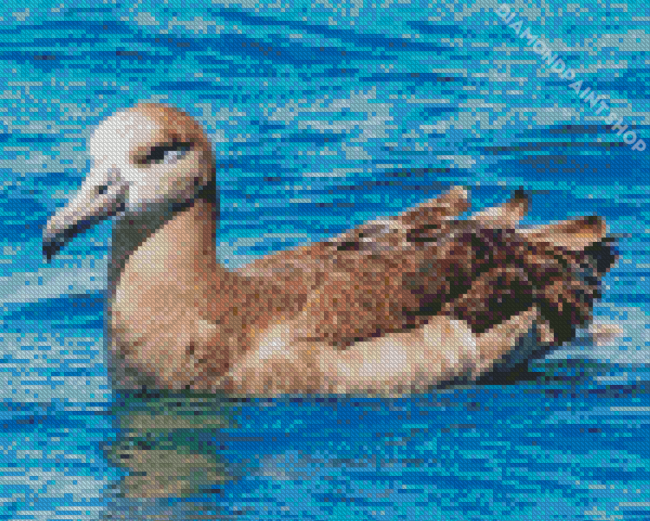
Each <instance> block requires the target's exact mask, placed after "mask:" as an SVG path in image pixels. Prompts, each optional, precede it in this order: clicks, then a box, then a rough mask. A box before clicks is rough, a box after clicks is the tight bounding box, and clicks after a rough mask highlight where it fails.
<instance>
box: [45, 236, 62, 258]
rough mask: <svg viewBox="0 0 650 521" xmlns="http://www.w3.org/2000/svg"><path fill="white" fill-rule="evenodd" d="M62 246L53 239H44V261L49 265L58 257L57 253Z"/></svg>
mask: <svg viewBox="0 0 650 521" xmlns="http://www.w3.org/2000/svg"><path fill="white" fill-rule="evenodd" d="M60 248H61V245H60V243H59V242H57V241H56V240H53V239H48V238H47V237H44V238H43V260H44V261H45V262H46V263H47V264H49V263H50V261H51V260H52V257H54V255H56V252H57V251H59V249H60Z"/></svg>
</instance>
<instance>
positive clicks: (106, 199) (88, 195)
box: [43, 172, 126, 262]
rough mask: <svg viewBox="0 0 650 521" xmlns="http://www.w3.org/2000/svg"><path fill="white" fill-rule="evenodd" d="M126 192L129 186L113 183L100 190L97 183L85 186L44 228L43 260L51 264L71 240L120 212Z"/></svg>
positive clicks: (85, 184)
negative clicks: (53, 258)
mask: <svg viewBox="0 0 650 521" xmlns="http://www.w3.org/2000/svg"><path fill="white" fill-rule="evenodd" d="M91 174H92V172H91ZM89 178H92V175H90V176H89ZM125 193H126V186H125V185H124V184H121V183H113V184H111V185H109V186H107V187H106V188H105V190H100V189H98V186H97V185H96V184H93V183H89V182H86V183H84V184H83V185H82V186H81V188H80V189H79V191H78V192H77V194H76V195H75V196H74V197H73V198H72V199H71V200H70V201H68V204H66V206H64V207H63V208H61V209H59V210H58V211H57V212H56V213H55V214H54V215H52V216H51V217H50V219H49V220H48V222H47V224H46V225H45V229H44V230H43V257H45V259H46V261H47V262H50V260H51V259H52V257H53V256H54V255H56V253H57V252H58V251H59V250H60V249H61V248H62V247H63V246H64V245H65V244H66V243H67V242H68V241H69V240H70V239H72V238H73V237H75V236H76V235H78V234H80V233H82V232H84V231H85V230H87V229H88V228H91V227H92V226H94V225H95V224H97V223H99V222H101V221H103V220H104V219H107V218H109V217H112V216H114V215H115V214H116V213H118V212H119V211H121V210H122V209H123V207H124V201H125Z"/></svg>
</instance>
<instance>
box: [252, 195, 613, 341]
mask: <svg viewBox="0 0 650 521" xmlns="http://www.w3.org/2000/svg"><path fill="white" fill-rule="evenodd" d="M468 207H469V203H468V201H467V192H466V191H465V190H464V189H453V190H451V191H449V192H447V193H445V194H443V195H441V196H440V197H438V198H437V199H433V200H430V201H427V202H425V203H423V204H421V205H419V206H417V207H415V208H412V209H409V210H407V211H405V212H403V213H402V214H400V215H397V216H392V217H387V218H383V219H377V220H374V221H369V222H366V223H364V224H362V225H361V226H359V227H356V228H354V229H352V230H349V231H347V232H345V233H343V234H341V235H338V236H336V237H334V238H332V239H330V240H328V241H325V242H319V243H314V244H310V245H308V246H304V247H301V248H297V249H295V250H290V251H285V252H281V253H279V254H276V255H271V256H269V257H266V258H264V259H261V260H260V261H258V262H257V263H254V264H252V265H250V266H249V267H248V270H249V273H252V271H251V270H257V273H258V274H265V275H263V276H266V277H270V278H272V279H273V280H275V281H276V282H278V283H280V285H282V286H283V287H284V289H283V290H282V291H283V292H292V293H293V295H294V297H293V298H294V301H295V295H296V294H297V293H301V294H302V297H301V301H302V302H303V303H304V304H301V306H300V311H301V317H302V318H301V324H300V334H299V336H300V337H301V338H302V339H304V340H310V341H324V342H327V343H330V344H332V345H335V346H338V347H340V348H345V347H347V346H349V345H351V344H353V343H355V342H358V341H361V340H365V339H369V338H372V337H381V336H384V335H386V334H389V333H397V332H400V331H405V330H408V329H412V328H416V327H419V326H421V325H423V324H425V323H426V322H427V321H428V320H429V319H430V318H431V317H432V316H435V315H438V314H446V315H451V316H453V317H454V318H458V319H462V320H465V321H466V322H467V323H468V324H469V325H470V326H471V328H472V330H473V331H474V332H475V333H476V334H482V333H484V332H486V331H488V330H490V329H491V328H492V327H494V326H495V325H497V324H500V323H503V322H504V321H505V320H508V319H509V318H511V317H512V316H516V315H518V314H519V313H522V312H524V311H526V310H528V309H530V308H531V306H532V305H533V304H534V303H535V304H538V305H539V306H540V307H541V311H542V314H543V315H544V320H545V321H547V322H548V323H549V324H550V328H551V333H552V335H554V338H555V340H556V341H558V342H561V341H564V340H567V339H569V338H571V337H572V336H573V334H574V330H575V327H576V326H579V325H583V324H584V323H585V322H586V321H587V320H589V318H590V313H591V309H592V305H593V301H594V299H595V298H596V297H598V295H599V294H598V276H599V275H600V274H601V272H599V271H598V270H595V269H592V268H593V266H592V264H593V263H591V261H590V259H589V258H588V257H589V256H588V255H586V254H585V251H586V249H585V248H587V249H588V248H589V247H593V245H595V244H599V241H601V240H602V238H603V236H604V233H605V227H604V224H603V222H602V221H600V220H598V219H596V220H593V219H591V220H590V219H582V220H580V219H577V220H574V221H565V222H563V223H559V224H557V225H551V226H550V227H540V228H535V229H530V230H518V229H516V225H517V223H518V221H519V220H520V219H521V218H522V217H523V216H524V214H525V212H526V210H527V207H528V200H527V198H526V196H525V195H524V194H523V193H520V192H517V193H515V196H514V197H513V198H512V199H511V200H510V201H508V202H506V203H505V204H503V205H500V206H497V207H494V208H489V209H487V210H484V211H481V212H478V213H476V214H473V215H470V216H469V218H467V219H459V218H458V216H459V214H461V213H463V212H465V211H466V210H467V209H468ZM556 236H557V244H556V241H555V239H554V237H556ZM586 238H588V239H586ZM588 245H591V246H588ZM571 246H573V247H571ZM583 250H584V251H583ZM610 260H611V261H613V258H611V259H610ZM610 264H611V262H610V263H609V264H608V265H607V267H609V265H610ZM585 270H586V271H585Z"/></svg>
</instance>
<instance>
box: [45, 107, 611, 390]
mask: <svg viewBox="0 0 650 521" xmlns="http://www.w3.org/2000/svg"><path fill="white" fill-rule="evenodd" d="M91 154H92V155H93V158H94V160H95V161H94V167H93V169H92V170H91V172H90V174H89V176H88V178H87V180H86V181H85V182H84V184H83V185H82V187H81V189H80V191H79V194H78V195H77V196H76V197H74V198H73V199H72V200H71V201H70V202H69V204H68V205H67V207H66V208H63V209H60V210H59V211H58V212H57V213H56V214H55V215H54V216H53V217H52V218H51V219H50V221H49V223H48V225H47V227H46V230H45V232H44V252H45V253H46V254H47V256H48V257H50V256H51V255H53V254H54V253H55V252H56V251H57V250H58V249H59V248H60V247H61V246H62V245H63V243H64V242H65V241H66V240H68V239H69V238H71V237H72V236H74V234H75V233H76V232H77V231H79V230H80V229H83V228H85V227H87V224H88V223H91V222H96V221H98V220H100V219H102V218H106V217H110V216H113V215H117V222H116V224H115V227H114V231H113V245H112V251H111V262H110V265H109V281H110V288H109V289H110V294H111V298H110V301H109V311H108V313H107V334H108V338H109V359H110V368H111V373H112V375H113V378H114V382H115V384H116V385H117V386H120V387H139V386H142V385H147V386H155V387H162V388H170V389H186V388H191V389H204V390H217V389H225V390H229V391H235V392H243V393H264V394H266V393H278V392H307V391H317V392H379V393H396V392H404V391H411V390H416V389H425V388H428V387H430V386H432V385H439V384H443V383H446V382H450V381H455V380H457V379H459V378H470V379H476V378H480V377H482V376H484V375H486V374H490V373H491V372H492V371H494V370H495V369H496V368H497V367H499V366H500V365H501V363H502V362H503V361H504V360H505V359H506V358H507V357H508V356H509V355H510V354H511V353H513V352H514V351H517V350H519V349H520V347H519V346H520V345H521V340H522V338H523V337H525V336H526V335H527V334H528V333H529V332H531V331H533V332H535V334H536V336H537V340H538V343H539V344H540V345H541V346H542V347H544V346H550V345H553V344H559V343H562V342H565V341H567V340H570V339H571V338H573V336H574V334H575V329H576V328H577V327H581V326H585V325H587V324H588V322H589V321H590V319H591V313H592V309H593V304H594V301H595V300H596V299H597V298H598V297H599V296H600V293H599V291H600V289H599V284H600V278H601V276H602V275H603V273H604V272H606V271H607V270H608V269H609V267H610V266H611V265H612V263H613V262H614V260H615V257H616V255H615V250H614V249H613V247H612V245H611V244H610V242H609V241H608V239H607V238H606V226H605V223H604V221H603V220H602V219H600V218H598V217H586V218H579V219H574V220H569V221H564V222H560V223H558V224H552V225H547V226H541V227H535V228H530V229H525V228H519V227H518V223H519V221H520V220H521V219H522V217H523V216H524V215H525V213H526V211H527V209H528V204H529V202H528V198H527V197H526V196H525V194H524V193H523V192H516V193H515V195H514V197H513V198H512V199H511V200H510V201H508V202H507V203H505V204H503V205H500V206H496V207H493V208H488V209H486V210H484V211H481V212H478V213H474V214H472V215H470V216H469V217H468V218H466V219H462V218H460V217H459V216H460V215H461V214H463V213H464V212H466V211H467V210H468V209H469V201H468V193H467V190H465V189H463V188H452V189H451V190H449V191H448V192H446V193H444V194H442V195H441V196H440V197H438V198H435V199H432V200H430V201H426V202H424V203H422V204H420V205H419V206H417V207H415V208H411V209H408V210H406V211H404V212H402V213H401V214H399V215H396V216H391V217H385V218H380V219H376V220H374V221H370V222H367V223H364V224H362V225H361V226H359V227H357V228H354V229H352V230H349V231H347V232H345V233H343V234H341V235H338V236H336V237H333V238H331V239H329V240H327V241H324V242H319V243H314V244H310V245H306V246H302V247H299V248H296V249H293V250H289V251H284V252H279V253H275V254H272V255H269V256H267V257H264V258H262V259H260V260H258V261H256V262H253V263H251V264H249V265H248V266H246V267H244V268H242V269H240V270H235V271H232V270H228V269H226V268H225V267H224V266H222V265H221V264H219V263H218V262H217V259H216V242H215V239H216V229H217V228H216V220H217V217H218V214H219V207H218V196H217V191H216V186H217V184H218V180H217V179H216V175H217V174H218V169H217V166H216V165H215V163H214V160H213V155H212V151H211V149H210V145H209V142H208V140H207V139H206V137H205V135H204V134H203V132H202V131H201V129H200V127H199V126H198V125H197V124H196V122H195V121H194V120H192V118H190V117H189V116H187V114H184V113H182V112H180V111H177V110H175V109H173V108H171V107H166V106H161V105H152V104H144V105H138V106H136V107H134V108H132V109H129V110H127V111H124V112H120V113H117V114H115V115H113V116H111V117H110V118H108V119H107V120H106V121H105V122H104V123H103V124H102V125H101V126H100V127H99V128H98V130H97V131H96V132H95V134H94V136H93V139H92V141H91ZM536 352H538V351H536ZM522 353H523V351H522Z"/></svg>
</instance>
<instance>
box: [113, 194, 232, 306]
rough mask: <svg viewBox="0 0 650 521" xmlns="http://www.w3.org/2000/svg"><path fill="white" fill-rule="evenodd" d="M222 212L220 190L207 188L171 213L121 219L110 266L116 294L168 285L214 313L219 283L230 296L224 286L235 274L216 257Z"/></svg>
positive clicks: (184, 299)
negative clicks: (218, 224) (218, 225)
mask: <svg viewBox="0 0 650 521" xmlns="http://www.w3.org/2000/svg"><path fill="white" fill-rule="evenodd" d="M218 214H219V205H218V202H217V200H216V194H215V193H214V192H212V191H210V190H204V191H203V192H202V193H201V194H200V195H199V196H198V197H197V198H195V199H194V200H193V201H192V202H191V203H188V204H186V205H184V207H183V208H180V209H176V210H175V212H174V213H173V215H172V216H171V217H170V218H168V219H164V218H159V217H142V218H141V219H139V220H138V219H136V220H133V219H130V220H126V219H123V220H121V221H119V222H117V223H116V226H115V229H114V232H113V246H112V255H111V265H110V269H109V283H110V287H111V290H112V293H113V296H115V295H116V293H117V292H118V291H119V292H120V293H121V294H122V297H124V293H125V292H133V291H135V292H142V291H146V292H149V291H151V290H153V289H154V288H164V293H165V294H167V295H171V298H172V299H173V298H174V295H175V294H176V296H177V297H178V299H177V300H174V301H175V302H177V303H178V304H179V305H180V304H181V303H182V302H188V301H189V300H188V298H187V297H188V295H191V296H192V298H191V300H192V301H193V305H195V306H198V307H199V311H200V312H201V314H203V315H206V316H207V317H210V316H214V315H215V313H217V310H215V309H213V308H214V306H215V304H214V302H213V301H214V293H215V289H216V290H217V291H218V293H219V294H220V295H221V297H223V298H224V299H227V298H228V297H227V295H224V293H223V292H224V290H226V289H227V288H228V287H232V286H234V281H230V278H233V277H234V274H233V273H232V272H230V271H228V270H227V269H226V268H225V267H223V266H222V265H221V264H220V263H218V262H217V259H216V232H217V220H218ZM161 221H162V222H161ZM215 286H216V287H217V288H215ZM219 290H220V291H219ZM133 297H137V295H135V294H134V295H133ZM140 311H142V310H140Z"/></svg>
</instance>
